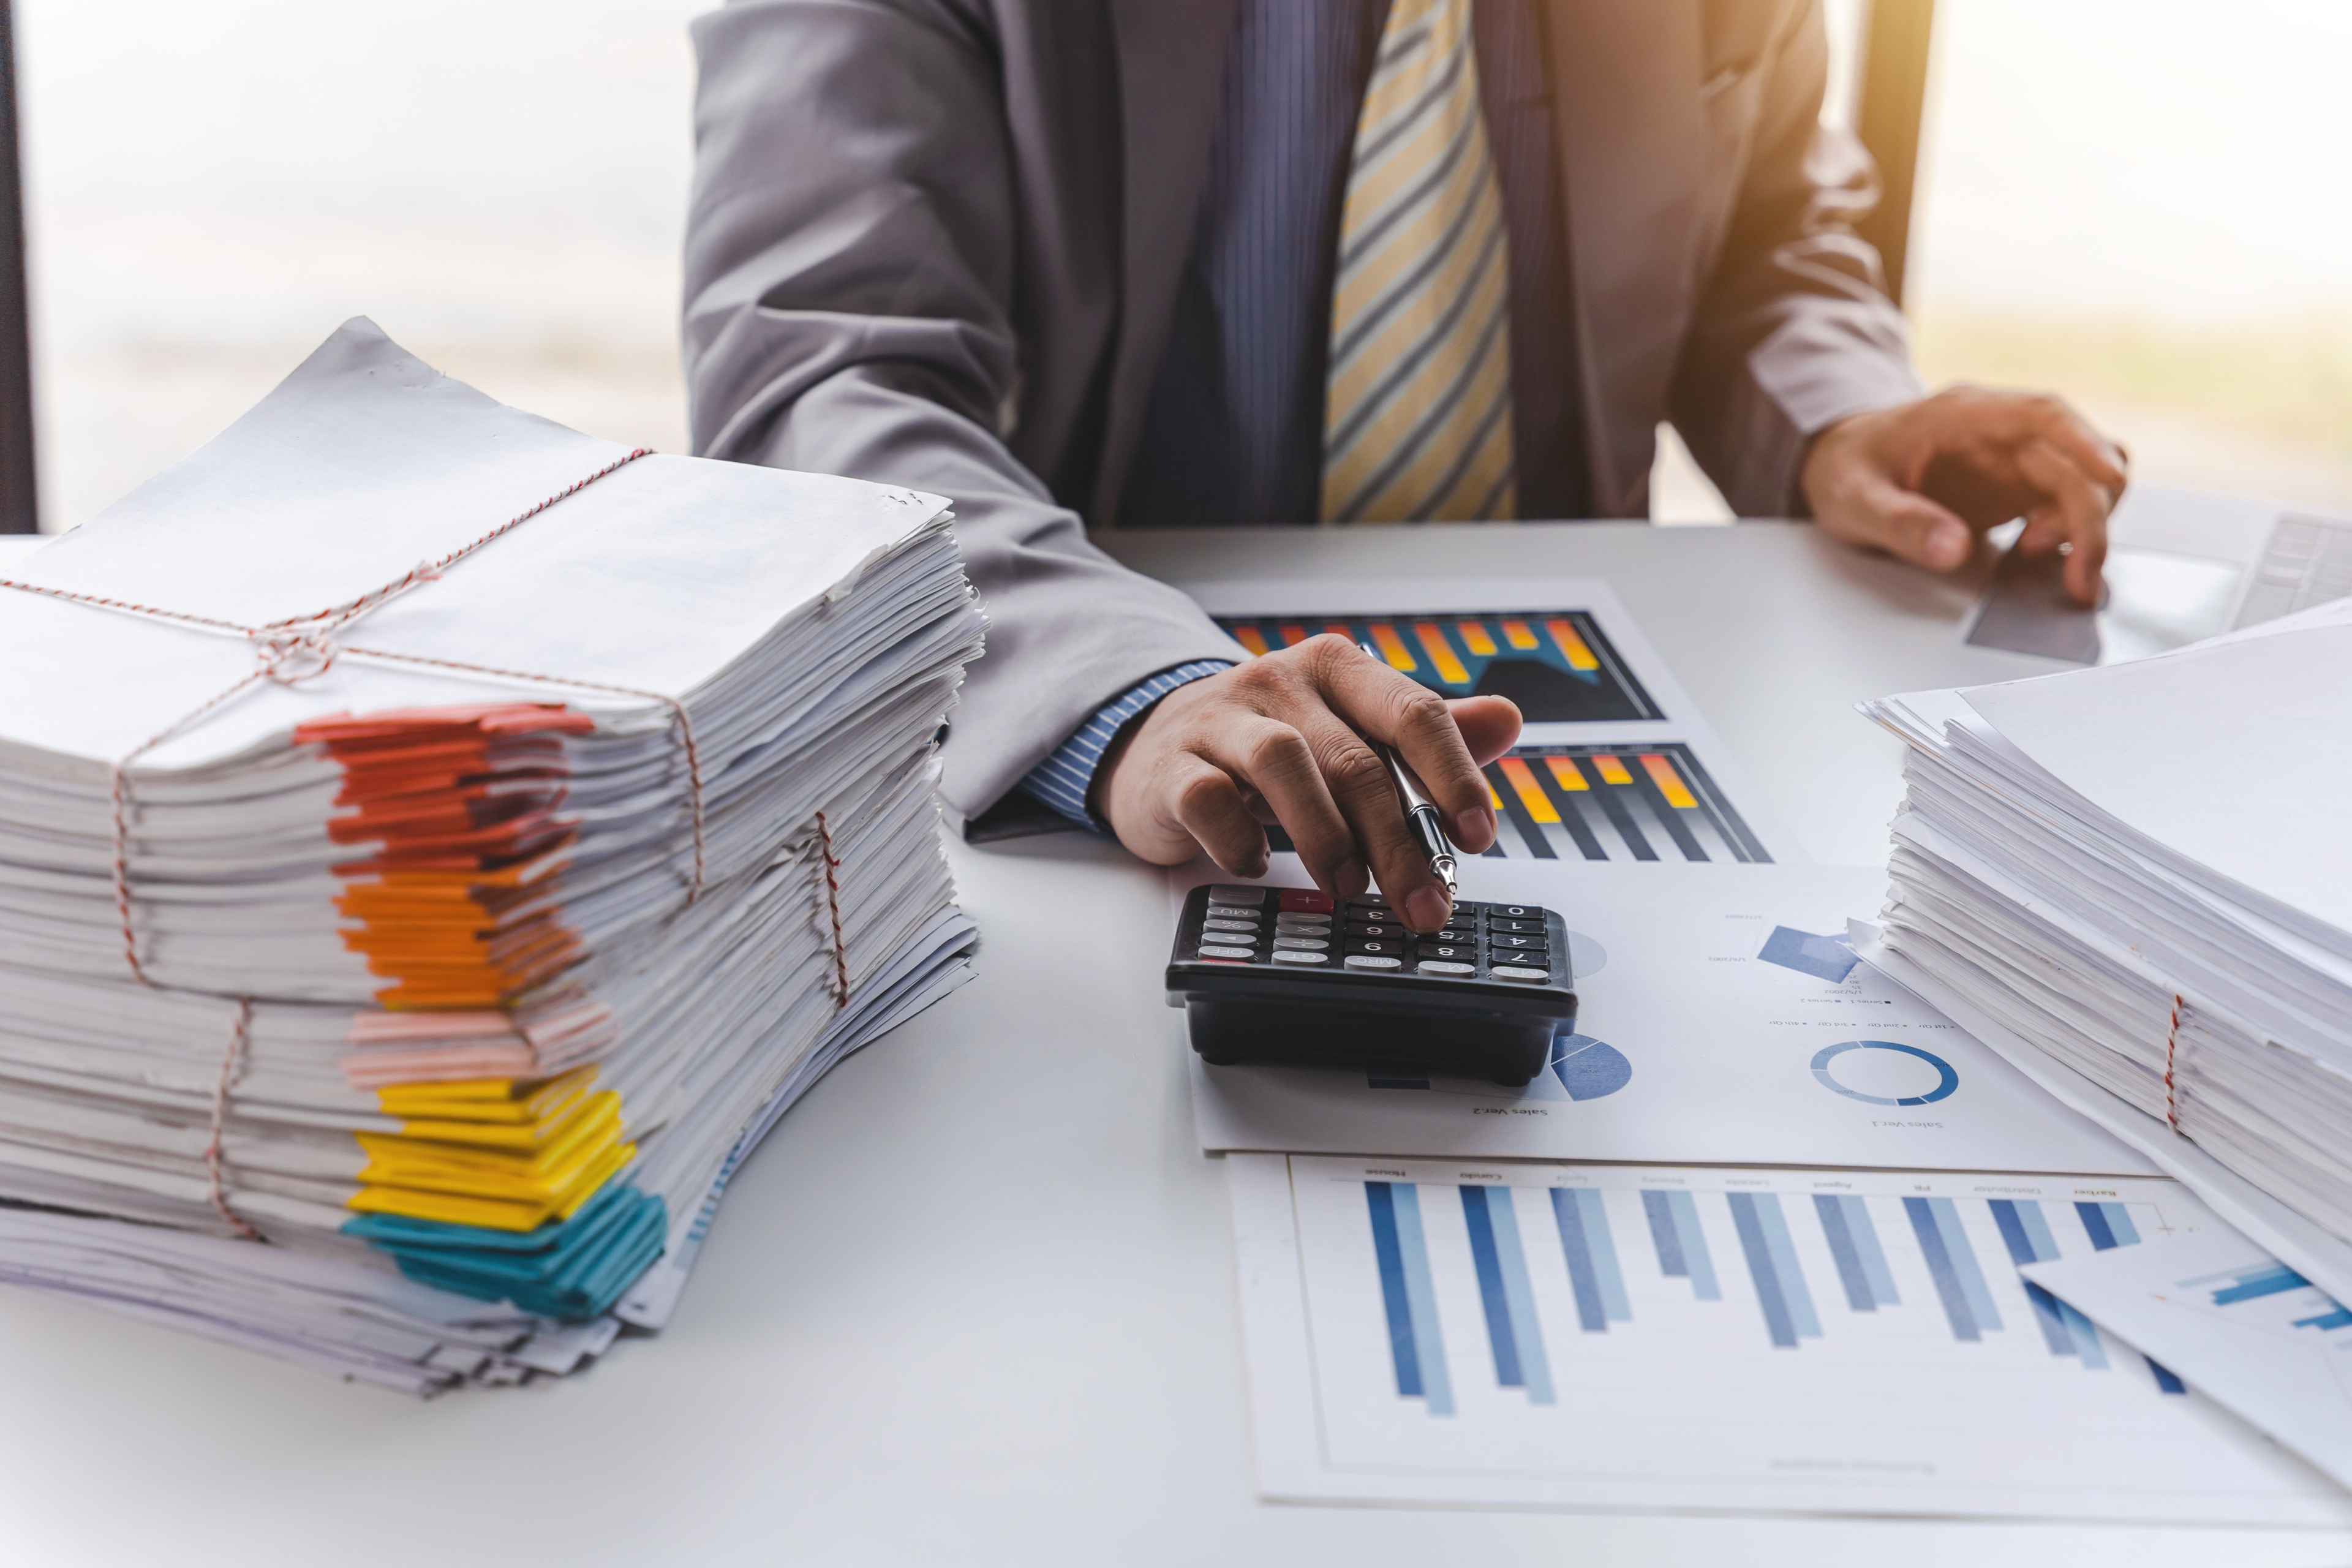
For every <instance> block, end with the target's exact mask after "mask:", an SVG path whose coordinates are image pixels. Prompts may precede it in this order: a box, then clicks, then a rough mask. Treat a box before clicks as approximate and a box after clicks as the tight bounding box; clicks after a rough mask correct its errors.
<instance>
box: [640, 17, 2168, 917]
mask: <svg viewBox="0 0 2352 1568" xmlns="http://www.w3.org/2000/svg"><path fill="white" fill-rule="evenodd" d="M695 41H696V46H697V49H698V56H699V59H700V66H701V83H700V90H699V95H698V101H697V107H696V135H697V148H698V162H697V170H696V180H695V194H694V203H693V211H692V216H691V220H690V226H689V230H688V240H687V307H686V350H687V364H688V379H689V384H690V389H691V395H692V405H693V407H692V413H693V429H694V440H695V446H696V448H697V450H698V451H700V452H702V453H704V454H707V455H709V456H712V457H719V458H733V459H738V460H741V461H746V462H757V463H765V464H772V465H776V466H780V467H786V468H806V469H815V470H822V471H825V472H832V473H842V474H851V475H856V476H859V477H861V478H866V479H877V480H885V481H888V482H893V483H899V484H905V485H909V486H914V487H918V488H920V489H928V490H932V491H936V492H939V493H940V494H943V495H946V496H949V497H951V498H953V500H954V501H955V505H956V511H957V517H958V532H959V534H960V536H961V540H962V542H963V547H964V551H965V554H966V557H967V559H968V561H969V563H970V569H971V575H972V578H973V580H974V582H975V583H977V584H978V585H979V587H980V589H981V591H982V594H983V595H985V597H986V599H987V602H988V605H989V609H990V613H991V616H992V631H991V633H990V646H989V655H988V658H986V659H984V660H983V661H982V663H981V664H980V665H979V666H977V667H975V668H974V670H973V672H972V675H971V680H970V683H969V684H968V685H967V687H966V689H965V695H964V700H963V704H962V707H961V710H959V712H958V713H957V715H956V718H955V721H954V728H953V731H952V734H951V737H950V741H949V742H948V745H947V747H946V751H945V758H944V762H945V769H946V773H945V779H944V784H943V793H944V795H945V797H946V800H947V803H948V805H949V806H950V809H951V810H953V811H954V812H956V813H959V814H961V816H965V817H967V818H968V817H970V816H976V815H978V814H979V813H980V812H982V811H983V810H985V809H986V808H987V807H988V806H990V805H991V804H992V803H993V802H995V801H996V800H997V799H998V798H999V797H1000V796H1002V795H1004V794H1005V793H1006V792H1007V791H1008V790H1011V789H1013V788H1014V787H1016V786H1021V787H1025V788H1027V789H1028V790H1029V791H1030V792H1031V793H1033V794H1034V795H1038V796H1039V797H1040V798H1043V799H1045V800H1046V801H1047V802H1048V803H1049V804H1053V805H1056V806H1057V807H1058V808H1060V809H1063V810H1065V811H1066V812H1068V813H1069V814H1071V815H1073V816H1081V817H1083V818H1087V819H1090V820H1094V821H1096V822H1097V823H1099V824H1101V825H1103V826H1108V827H1109V828H1110V829H1111V830H1113V831H1115V832H1116V833H1117V834H1118V837H1120V839H1121V840H1122V842H1124V843H1126V844H1127V845H1128V846H1129V847H1130V848H1132V849H1134V850H1135V851H1136V852H1137V853H1139V854H1140V855H1142V856H1144V857H1146V858H1150V859H1153V860H1157V861H1161V862H1170V863H1172V862H1174V861H1176V860H1180V859H1182V858H1188V857H1189V856H1190V855H1192V853H1193V852H1194V851H1195V849H1196V847H1204V848H1206V849H1207V850H1208V852H1209V853H1210V854H1211V855H1213V857H1214V858H1216V859H1217V860H1218V861H1219V863H1220V864H1222V865H1223V866H1225V867H1227V868H1229V869H1233V870H1235V871H1239V872H1244V873H1251V872H1255V871H1256V870H1257V869H1259V868H1262V867H1263V865H1264V864H1265V852H1266V841H1265V836H1264V833H1263V831H1262V828H1261V826H1260V824H1261V822H1263V821H1276V820H1278V821H1279V822H1281V823H1282V824H1283V826H1285V827H1286V830H1287V831H1288V832H1289V834H1290V836H1291V837H1292V838H1293V840H1294V841H1295V842H1296V843H1297V846H1298V847H1299V850H1300V853H1301V856H1302V858H1303V859H1304V860H1305V863H1306V865H1307V869H1308V871H1309V872H1310V874H1312V875H1314V876H1315V877H1316V879H1317V880H1318V882H1319V883H1321V884H1322V885H1323V886H1324V887H1325V888H1327V889H1330V890H1332V891H1334V892H1337V893H1339V894H1340V895H1341V896H1353V895H1354V894H1356V893H1359V892H1360V891H1362V890H1363V889H1364V888H1365V886H1366V885H1367V883H1368V881H1369V880H1370V879H1373V878H1375V877H1376V878H1377V879H1378V881H1379V883H1380V885H1381V887H1382V888H1383V889H1386V890H1387V891H1389V892H1390V894H1391V897H1392V898H1394V899H1395V900H1397V902H1398V904H1399V905H1400V907H1401V908H1402V910H1404V912H1405V916H1406V921H1407V923H1409V924H1412V925H1413V926H1415V927H1417V928H1420V929H1423V930H1427V929H1432V928H1433V927H1434V926H1435V925H1437V924H1438V923H1440V922H1441V921H1443V919H1444V914H1445V912H1446V904H1445V900H1444V895H1443V892H1442V889H1438V887H1437V885H1436V884H1435V883H1434V881H1433V879H1431V877H1430V875H1429V873H1428V870H1427V868H1426V867H1425V865H1423V863H1422V862H1421V861H1420V859H1419V858H1418V857H1417V856H1416V854H1415V853H1414V848H1413V846H1412V841H1411V839H1410V837H1409V836H1408V835H1407V833H1406V831H1405V826H1404V824H1403V821H1402V816H1400V814H1399V812H1398V809H1397V806H1396V804H1395V801H1394V798H1393V796H1392V795H1391V792H1390V789H1389V785H1388V784H1387V781H1386V779H1385V777H1384V776H1383V775H1382V774H1381V770H1380V768H1379V765H1378V763H1377V762H1376V761H1375V759H1373V758H1372V756H1371V755H1370V752H1368V751H1367V749H1366V748H1365V747H1364V746H1363V744H1362V743H1361V742H1360V739H1359V738H1358V737H1359V731H1361V732H1363V733H1368V734H1370V735H1372V736H1375V737H1376V738H1379V739H1382V740H1387V741H1391V742H1394V743H1396V744H1397V745H1398V746H1399V748H1400V749H1401V750H1402V752H1404V753H1405V756H1406V758H1407V760H1408V761H1409V762H1410V763H1412V766H1413V768H1414V770H1415V772H1416V773H1418V774H1419V776H1420V777H1421V779H1422V780H1423V781H1424V783H1425V784H1426V786H1427V788H1428V791H1429V793H1430V795H1431V796H1432V797H1433V799H1434V800H1436V802H1437V803H1438V804H1439V805H1440V806H1441V807H1442V808H1443V809H1444V811H1445V812H1446V814H1447V815H1448V817H1449V820H1450V822H1451V825H1452V827H1453V831H1454V834H1455V836H1456V837H1457V839H1458V840H1459V841H1460V842H1461V843H1462V844H1463V845H1464V846H1465V847H1466V848H1469V849H1471V850H1473V851H1475V850H1478V849H1480V848H1483V847H1485V846H1486V844H1488V843H1489V842H1491V841H1492V836H1493V834H1494V831H1495V825H1494V819H1493V816H1492V815H1491V813H1490V812H1489V811H1488V809H1487V797H1486V789H1485V785H1484V783H1483V780H1482V779H1481V778H1480V776H1479V773H1478V772H1477V768H1478V764H1479V763H1483V762H1485V761H1486V760H1489V759H1490V758H1491V757H1492V756H1494V755H1496V754H1497V753H1498V752H1501V751H1502V750H1503V749H1505V748H1507V746H1508V745H1509V744H1510V743H1511V741H1512V739H1513V738H1514V736H1515V735H1516V733H1517V725H1518V718H1517V712H1516V710H1512V709H1511V707H1510V705H1509V704H1508V703H1507V702H1505V701H1503V700H1500V699H1496V698H1470V699H1465V700H1461V701H1457V702H1452V703H1447V702H1442V701H1440V700H1437V699H1435V698H1434V697H1433V696H1431V695H1430V694H1429V693H1427V692H1426V691H1424V690H1423V689H1421V688H1419V687H1417V686H1415V685H1413V683H1412V682H1410V681H1408V680H1406V679H1403V678H1402V676H1399V675H1396V674H1395V673H1393V672H1391V671H1390V670H1388V669H1386V668H1383V667H1381V666H1380V665H1378V664H1376V663H1375V662H1373V661H1371V660H1369V659H1366V658H1362V656H1361V655H1360V654H1358V653H1357V652H1356V651H1355V650H1354V649H1352V648H1350V647H1347V646H1346V645H1345V644H1344V643H1341V642H1340V641H1339V639H1337V638H1328V637H1327V638H1318V639H1316V640H1315V641H1312V642H1309V643H1306V644H1303V645H1301V646H1299V647H1292V648H1288V649H1285V650H1282V651H1280V652H1278V653H1276V654H1273V655H1270V656H1267V657H1264V658H1256V659H1250V658H1248V657H1247V656H1246V655H1245V654H1244V652H1243V651H1242V649H1240V648H1239V647H1236V646H1235V645H1234V643H1233V642H1231V641H1230V640H1229V639H1228V638H1226V637H1224V636H1223V634H1222V633H1221V632H1220V631H1219V630H1218V629H1217V628H1216V627H1215V626H1213V624H1211V623H1210V622H1209V620H1208V619H1207V618H1206V617H1205V616H1202V614H1201V612H1200V611H1199V610H1198V609H1197V608H1196V607H1195V606H1194V605H1192V603H1191V602H1190V601H1189V600H1187V599H1186V598H1185V597H1184V596H1183V595H1181V594H1179V593H1176V592H1175V591H1173V590H1171V589H1170V588H1168V587H1166V586H1164V585H1162V584H1157V583H1153V582H1150V581H1149V580H1146V579H1144V578H1141V577H1139V576H1137V575H1135V574H1131V573H1129V572H1128V571H1126V570H1125V569H1124V568H1121V567H1119V566H1118V565H1117V564H1115V563H1112V562H1111V561H1110V560H1109V559H1108V558H1107V557H1106V556H1104V555H1103V554H1102V553H1100V552H1098V551H1097V550H1096V549H1095V548H1094V547H1093V546H1092V545H1091V544H1089V543H1088V542H1087V534H1086V530H1087V527H1088V526H1092V527H1096V528H1112V527H1118V526H1122V525H1124V526H1150V525H1151V524H1153V523H1166V522H1192V523H1203V524H1211V523H1218V522H1262V521H1296V522H1304V521H1315V520H1317V519H1323V520H1328V521H1350V520H1357V519H1364V520H1370V519H1375V518H1385V519H1391V520H1411V519H1414V518H1440V517H1473V516H1497V515H1500V516H1508V515H1521V516H1554V517H1638V516H1642V515H1644V514H1645V513H1646V510H1647V508H1648V494H1647V487H1648V474H1649V469H1650V465H1651V459H1652V456H1653V438H1654V428H1655V426H1656V424H1657V422H1658V421H1659V420H1660V419H1662V418H1671V419H1672V420H1673V421H1674V422H1675V426H1676V427H1677V428H1678V429H1679V430H1680V431H1681V432H1682V434H1683V435H1684V437H1685V439H1686V440H1687V441H1688V443H1689V445H1690V447H1691V449H1692V450H1693V452H1694V453H1695V454H1696V456H1697V458H1698V459H1699V461H1700V462H1701V463H1702V464H1703V465H1704V466H1705V468H1706V470H1707V472H1708V473H1709V474H1710V475H1711V476H1712V477H1713V478H1714V479H1715V480H1716V482H1717V484H1718V485H1719V486H1720V487H1721V488H1722V489H1723V492H1724V494H1725V495H1726V497H1727V499H1728V500H1730V502H1731V503H1732V505H1733V506H1734V507H1735V508H1736V509H1737V510H1739V511H1740V512H1741V513H1742V514H1743V515H1782V514H1793V515H1798V516H1805V515H1811V516H1812V517H1814V518H1816V519H1818V520H1819V521H1820V522H1821V524H1822V527H1823V528H1825V529H1827V530H1829V531H1832V533H1834V534H1836V535H1837V536H1839V537H1841V538H1843V539H1845V540H1848V541H1850V542H1853V543H1855V544H1858V545H1864V546H1868V547H1874V548H1878V549H1882V550H1885V551H1889V552H1894V553H1895V554H1898V555H1901V556H1904V557H1906V558H1908V559H1911V560H1914V561H1916V562H1919V563H1922V564H1924V565H1927V566H1929V567H1931V568H1937V569H1951V568H1954V567H1957V566H1958V565H1960V564H1961V563H1963V562H1964V561H1966V560H1967V559H1968V558H1969V556H1970V555H1971V554H1972V553H1973V552H1974V550H1975V548H1976V539H1975V535H1976V534H1977V533H1979V532H1981V531H1982V530H1983V529H1985V528H1987V527H1990V526H1992V525H1994V524H1996V523H1999V522H2000V521H2006V520H2008V519H2009V518H2011V517H2015V516H2018V515H2021V514H2022V515H2024V516H2025V517H2026V518H2027V519H2028V523H2029V527H2028V531H2027V541H2028V544H2029V547H2035V548H2044V549H2055V548H2056V547H2057V546H2058V545H2059V544H2060V543H2061V542H2067V543H2069V544H2070V545H2071V555H2070V558H2069V561H2068V564H2067V574H2068V584H2069V587H2070V588H2071V590H2072V591H2073V592H2074V594H2075V595H2077V596H2078V597H2080V598H2083V599H2084V600H2085V601H2087V600H2088V599H2089V598H2090V597H2092V596H2093V595H2095V592H2096V588H2097V583H2098V571H2099V564H2100V560H2101V557H2102V555H2103V553H2104V549H2105V518H2106V514H2107V511H2108V510H2109V508H2110V507H2111V505H2112V504H2113V501H2114V500H2115V498H2116V495H2117V494H2119V493H2120V491H2121V489H2122V487H2123V485H2124V482H2125V473H2124V465H2123V458H2122V454H2121V453H2120V452H2119V451H2118V450H2117V449H2116V447H2113V446H2112V445H2111V444H2110V443H2108V442H2106V441H2105V440H2104V439H2102V438H2101V437H2098V436H2097V435H2096V434H2095V433H2094V432H2093V431H2091V430H2090V429H2089V428H2088V427H2087V426H2084V424H2083V423H2082V422H2081V421H2080V420H2079V419H2077V418H2076V417H2075V416H2074V415H2073V414H2072V413H2071V412H2070V411H2069V410H2067V409H2066V408H2065V407H2064V405H2062V404H2059V403H2058V402H2056V401H2055V400H2054V399H2049V398H2041V397H2030V396H2025V395H2016V394H2005V393H1989V392H1981V391H1977V390H1973V389H1965V388H1963V389H1955V390H1952V391H1948V392H1946V393H1943V394H1939V395H1936V396H1933V397H1927V396H1924V395H1923V389H1922V388H1921V386H1920V385H1919V384H1918V381H1917V379H1916V375H1915V374H1914V373H1913V371H1912V370H1911V367H1910V363H1909V359H1908V353H1907V347H1906V336H1905V331H1904V326H1903V321H1902V318H1901V315H1900V314H1899V312H1898V311H1896V310H1895V308H1894V306H1893V305H1892V304H1891V303H1890V302H1889V301H1888V300H1886V298H1885V295H1884V294H1883V293H1882V291H1881V289H1880V288H1879V285H1878V264H1877V258H1876V256H1875V255H1874V253H1873V252H1872V251H1871V250H1870V248H1869V247H1867V246H1866V245H1864V243H1863V242H1862V241H1860V240H1859V239H1857V238H1856V237H1854V234H1853V230H1852V227H1851V224H1852V222H1853V219H1854V218H1855V217H1856V216H1858V215H1860V214H1861V213H1863V212H1864V211H1866V210H1867V208H1868V206H1869V205H1870V203H1871V202H1872V200H1873V199H1874V171H1873V170H1872V169H1871V167H1870V164H1869V162H1868V159H1867V157H1866V156H1865V155H1864V153H1862V152H1861V150H1860V149H1859V147H1858V146H1856V145H1855V144H1854V143H1853V142H1851V141H1850V140H1849V139H1847V138H1845V137H1843V136H1842V135H1838V134H1835V133H1832V132H1827V131H1824V130H1823V129H1822V127H1821V126H1820V125H1819V123H1818V121H1819V116H1820V109H1821V102H1822V92H1823V86H1824V80H1825V46H1824V37H1823V29H1822V16H1821V9H1820V0H740V3H736V4H730V5H727V6H726V7H725V8H724V9H722V10H720V11H719V12H716V13H714V14H712V15H710V16H705V17H703V18H701V19H700V20H699V21H698V23H697V24H696V26H695ZM1416 159H1418V160H1421V162H1418V163H1416V162H1415V160H1416Z"/></svg>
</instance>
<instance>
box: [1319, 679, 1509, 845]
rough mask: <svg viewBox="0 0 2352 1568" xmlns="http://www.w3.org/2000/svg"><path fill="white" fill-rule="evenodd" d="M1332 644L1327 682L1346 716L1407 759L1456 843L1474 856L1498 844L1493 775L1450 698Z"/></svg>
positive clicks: (1325, 685) (1365, 731)
mask: <svg viewBox="0 0 2352 1568" xmlns="http://www.w3.org/2000/svg"><path fill="white" fill-rule="evenodd" d="M1331 641H1332V642H1333V643H1334V644H1336V645H1339V647H1336V648H1335V649H1334V650H1333V652H1332V654H1331V656H1330V664H1329V668H1328V673H1327V676H1326V679H1324V681H1323V683H1322V684H1323V687H1324V689H1325V690H1326V691H1327V692H1328V693H1329V694H1330V696H1331V697H1332V699H1333V700H1334V702H1335V705H1336V706H1337V708H1338V710H1339V713H1340V714H1341V715H1342V716H1343V717H1344V718H1345V719H1346V720H1347V721H1349V723H1351V724H1353V725H1354V726H1355V727H1356V728H1358V729H1360V730H1361V731H1363V732H1364V733H1365V734H1367V735H1370V736H1371V737H1372V738H1373V739H1374V740H1377V741H1386V742H1388V743H1389V744H1390V745H1391V746H1394V747H1395V748H1396V749H1397V750H1398V752H1401V753H1402V755H1403V757H1404V760H1405V763H1406V764H1407V765H1408V766H1410V767H1411V768H1412V772H1413V776H1414V777H1415V778H1416V779H1418V780H1419V781H1420V784H1421V786H1422V793H1423V795H1426V796H1427V797H1428V799H1429V802H1430V804H1431V805H1434V806H1436V807H1437V810H1438V813H1439V815H1440V816H1443V817H1444V821H1445V831H1446V832H1447V833H1449V834H1451V835H1452V836H1453V837H1454V842H1456V843H1457V844H1459V845H1461V846H1462V847H1464V848H1465V849H1468V850H1471V851H1472V852H1473V853H1476V852H1478V851H1481V850H1484V849H1485V848H1486V846H1488V845H1489V844H1492V843H1493V842H1494V841H1495V813H1494V810H1493V808H1492V807H1490V806H1489V805H1487V804H1486V778H1485V776H1484V775H1483V774H1481V773H1479V771H1478V764H1477V763H1475V762H1474V761H1472V760H1471V756H1470V748H1469V746H1468V745H1467V744H1465V742H1464V740H1463V736H1462V729H1461V726H1460V725H1458V724H1456V723H1455V722H1454V714H1453V711H1452V710H1450V709H1448V708H1447V707H1446V705H1445V700H1444V698H1442V697H1439V696H1438V695H1437V694H1436V693H1435V692H1433V691H1432V690H1430V689H1428V688H1427V687H1425V686H1423V685H1421V684H1419V683H1418V682H1416V681H1411V680H1407V679H1405V678H1404V677H1403V676H1402V675H1399V674H1398V673H1396V671H1394V670H1392V669H1391V668H1388V666H1386V665H1384V664H1381V663H1380V662H1378V661H1377V660H1374V659H1370V658H1365V657H1364V655H1363V652H1362V650H1361V649H1359V648H1354V647H1346V645H1345V644H1344V642H1342V640H1341V639H1340V638H1338V637H1334V638H1332V639H1331Z"/></svg>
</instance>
